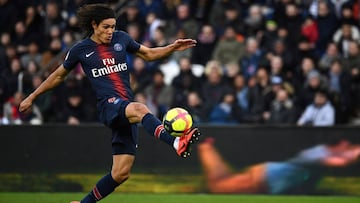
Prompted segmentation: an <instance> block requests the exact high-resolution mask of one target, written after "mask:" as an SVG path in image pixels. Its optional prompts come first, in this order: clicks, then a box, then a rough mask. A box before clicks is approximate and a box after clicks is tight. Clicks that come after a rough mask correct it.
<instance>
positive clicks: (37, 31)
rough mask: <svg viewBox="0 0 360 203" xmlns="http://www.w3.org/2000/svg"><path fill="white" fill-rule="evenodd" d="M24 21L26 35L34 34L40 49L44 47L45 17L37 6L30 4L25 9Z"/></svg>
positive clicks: (34, 39)
mask: <svg viewBox="0 0 360 203" xmlns="http://www.w3.org/2000/svg"><path fill="white" fill-rule="evenodd" d="M24 23H25V27H26V30H27V32H26V35H29V36H32V37H33V41H35V42H36V43H37V46H39V48H40V49H42V48H44V47H43V46H44V42H43V39H44V18H43V17H42V16H41V15H40V13H39V12H38V11H37V9H36V7H35V6H28V7H27V8H26V11H25V18H24Z"/></svg>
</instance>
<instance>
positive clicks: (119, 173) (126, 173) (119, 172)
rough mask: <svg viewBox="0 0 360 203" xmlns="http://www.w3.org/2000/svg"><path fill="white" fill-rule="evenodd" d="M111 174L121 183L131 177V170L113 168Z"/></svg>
mask: <svg viewBox="0 0 360 203" xmlns="http://www.w3.org/2000/svg"><path fill="white" fill-rule="evenodd" d="M111 176H112V178H113V179H114V180H115V181H116V182H117V183H119V184H121V183H123V182H125V181H126V180H127V179H129V177H130V170H128V169H124V168H122V169H116V168H113V169H112V170H111Z"/></svg>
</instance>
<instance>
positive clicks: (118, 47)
mask: <svg viewBox="0 0 360 203" xmlns="http://www.w3.org/2000/svg"><path fill="white" fill-rule="evenodd" d="M122 49H123V47H122V46H121V44H120V43H116V44H114V50H115V51H121V50H122Z"/></svg>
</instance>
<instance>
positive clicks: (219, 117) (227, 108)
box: [209, 92, 239, 125]
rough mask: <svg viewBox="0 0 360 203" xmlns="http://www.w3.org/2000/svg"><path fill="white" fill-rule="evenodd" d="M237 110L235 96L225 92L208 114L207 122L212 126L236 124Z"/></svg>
mask: <svg viewBox="0 0 360 203" xmlns="http://www.w3.org/2000/svg"><path fill="white" fill-rule="evenodd" d="M238 112H239V108H238V106H237V102H236V98H235V95H234V94H233V93H232V92H226V93H225V94H224V95H223V96H222V99H221V101H220V103H218V104H217V105H215V106H214V108H213V109H212V110H211V112H210V116H209V122H210V123H212V124H222V125H229V124H236V123H237V118H236V117H237V113H238Z"/></svg>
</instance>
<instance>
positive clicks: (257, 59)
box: [239, 37, 266, 79]
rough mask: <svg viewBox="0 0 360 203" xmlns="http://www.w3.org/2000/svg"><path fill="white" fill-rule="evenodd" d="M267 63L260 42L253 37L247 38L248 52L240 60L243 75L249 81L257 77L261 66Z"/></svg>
mask: <svg viewBox="0 0 360 203" xmlns="http://www.w3.org/2000/svg"><path fill="white" fill-rule="evenodd" d="M265 63H266V60H265V56H264V53H263V52H262V51H261V49H260V47H259V43H258V41H257V40H256V39H255V38H253V37H249V38H247V40H246V52H245V54H244V55H243V57H241V59H240V60H239V64H240V67H241V69H242V73H243V75H244V76H245V77H246V78H247V79H248V78H249V77H251V76H253V75H255V73H256V71H257V69H258V67H259V66H262V65H265Z"/></svg>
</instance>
